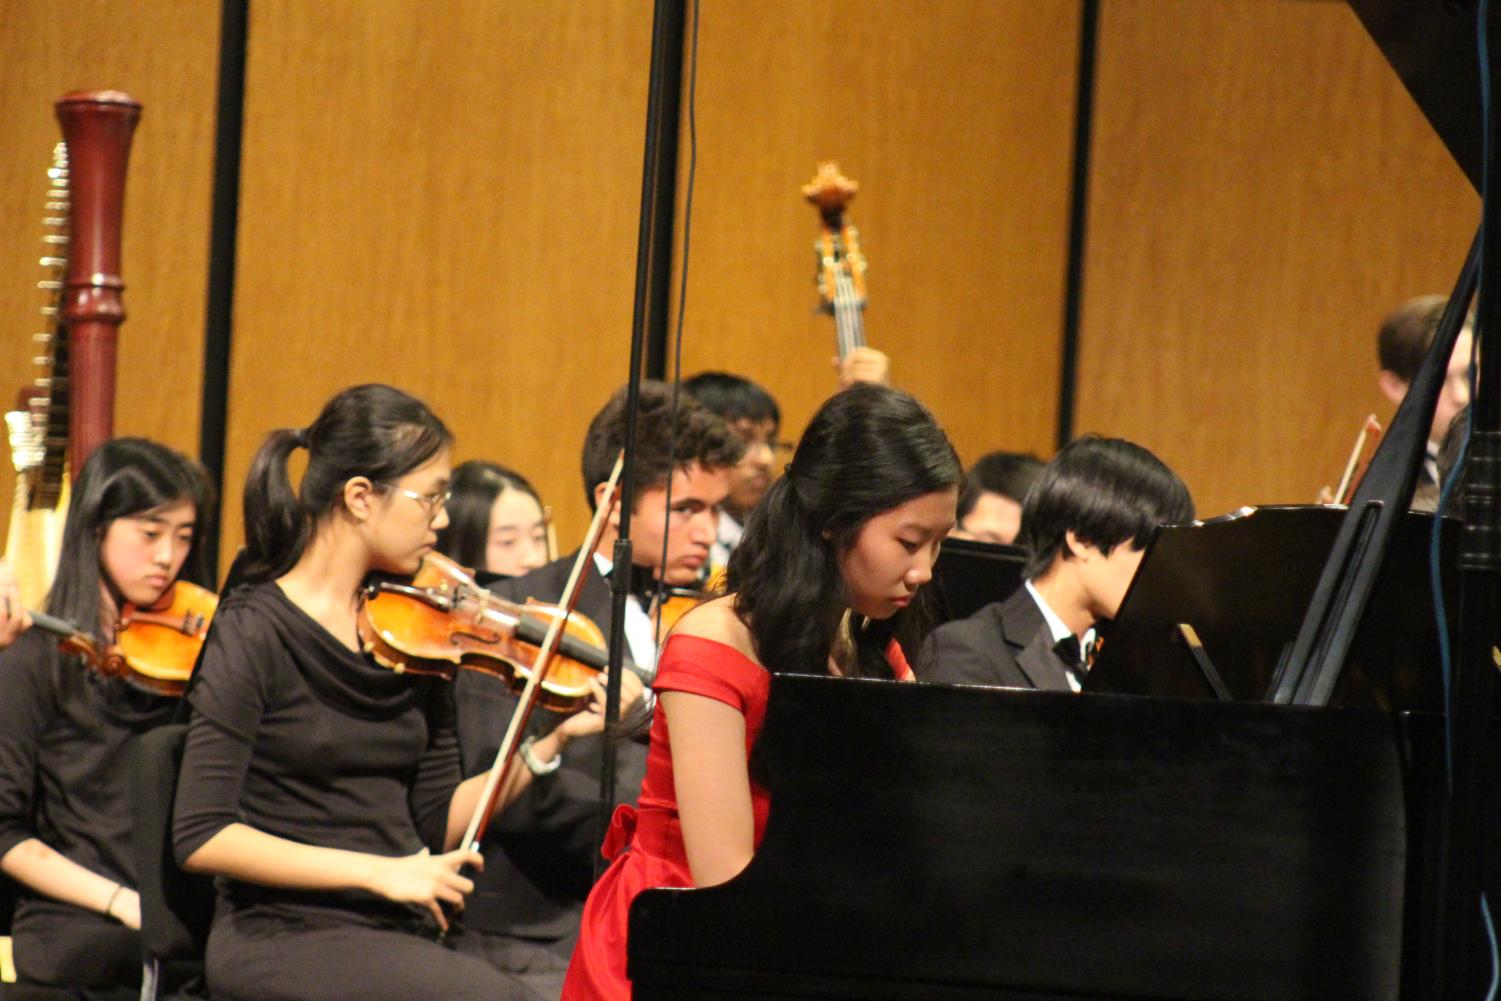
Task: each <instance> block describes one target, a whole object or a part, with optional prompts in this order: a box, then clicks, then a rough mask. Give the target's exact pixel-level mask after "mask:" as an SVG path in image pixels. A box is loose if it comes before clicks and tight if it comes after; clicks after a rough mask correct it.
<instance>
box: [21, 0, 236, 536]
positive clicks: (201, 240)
mask: <svg viewBox="0 0 1501 1001" xmlns="http://www.w3.org/2000/svg"><path fill="white" fill-rule="evenodd" d="M0 25H3V26H4V30H3V31H0V325H3V329H4V330H5V334H4V336H3V337H0V371H3V372H5V373H6V374H7V380H6V381H5V382H4V384H3V385H0V400H3V401H4V403H5V406H6V408H7V409H8V408H9V407H10V406H11V405H12V401H13V400H14V398H15V391H16V390H17V389H19V388H20V387H21V386H22V385H24V384H25V383H26V382H27V381H28V380H29V379H30V378H32V375H33V373H32V371H31V363H30V359H31V358H32V356H33V354H34V353H35V352H34V350H33V346H32V344H31V335H32V334H33V333H34V332H36V331H38V330H41V329H42V327H41V325H40V322H39V319H38V313H37V308H38V307H39V306H40V305H41V304H42V302H43V299H42V297H41V295H40V293H38V292H37V291H36V288H35V283H36V280H37V278H38V277H39V272H38V268H37V257H38V256H39V254H40V248H41V244H40V237H41V234H42V228H41V215H42V196H43V194H44V193H45V191H46V188H45V186H44V177H45V174H44V171H45V169H46V167H47V166H48V164H49V163H50V155H51V150H52V145H53V143H54V142H56V141H57V139H58V138H59V132H58V127H57V123H56V119H55V118H54V117H53V112H52V103H53V102H54V101H55V100H56V99H57V98H58V97H60V96H62V94H64V93H65V92H67V91H69V90H78V89H116V90H124V91H127V92H129V93H130V94H131V95H133V96H134V97H135V98H136V99H137V100H138V101H140V102H141V103H142V104H143V105H144V107H145V112H144V114H143V115H142V117H141V121H140V124H139V126H138V127H137V129H136V134H135V142H134V145H133V148H132V152H131V157H130V174H129V181H128V185H127V188H126V196H125V225H124V238H123V241H124V243H123V256H122V260H121V271H122V272H123V276H124V278H125V283H126V286H127V287H126V290H125V308H126V311H127V312H128V314H129V318H128V320H127V321H126V323H125V325H124V326H123V327H121V332H120V346H119V361H118V366H119V369H118V378H117V382H116V392H117V396H116V405H115V406H116V410H115V428H116V431H117V432H118V433H120V434H137V435H147V436H149V437H153V438H157V439H159V440H161V441H164V442H166V443H167V444H169V445H172V446H174V447H176V448H179V449H182V450H183V451H186V452H188V453H189V454H196V453H197V451H198V416H199V395H200V393H201V387H202V380H201V374H200V373H201V370H202V358H203V310H204V290H205V283H206V281H207V279H206V267H207V258H208V238H209V222H208V220H209V204H210V198H211V186H212V179H211V172H212V168H213V148H214V143H213V130H214V94H215V79H216V74H217V67H218V45H219V5H218V4H216V3H204V2H201V0H138V2H134V3H132V4H131V5H130V6H129V11H128V13H126V12H125V11H124V10H123V9H122V8H121V6H120V5H119V4H117V3H110V2H106V0H77V2H73V3H69V4H57V3H52V2H47V0H0ZM6 455H7V460H6V461H4V462H3V463H0V496H3V497H4V498H5V503H4V504H3V505H0V526H3V524H4V522H5V521H6V520H8V518H9V515H10V503H9V498H10V496H11V493H12V490H13V483H14V475H13V473H12V467H11V465H10V462H9V460H8V456H9V450H8V448H7V449H6Z"/></svg>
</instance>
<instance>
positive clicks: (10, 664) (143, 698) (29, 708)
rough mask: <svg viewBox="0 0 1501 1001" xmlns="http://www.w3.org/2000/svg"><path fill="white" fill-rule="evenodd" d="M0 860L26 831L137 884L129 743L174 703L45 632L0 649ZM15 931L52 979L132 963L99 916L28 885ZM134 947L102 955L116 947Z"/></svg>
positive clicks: (31, 962) (86, 977)
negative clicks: (102, 671) (84, 967)
mask: <svg viewBox="0 0 1501 1001" xmlns="http://www.w3.org/2000/svg"><path fill="white" fill-rule="evenodd" d="M0 682H3V684H4V694H3V695H0V857H4V856H5V855H6V854H7V853H9V852H10V850H11V849H13V848H15V847H16V846H17V845H18V844H20V843H21V842H23V841H27V840H29V839H32V838H36V839H37V840H39V841H41V842H43V843H44V844H46V845H47V846H49V847H50V848H52V849H53V850H55V851H57V852H58V853H59V854H61V855H62V856H64V857H65V858H67V859H69V860H70V861H72V862H76V863H77V864H78V865H80V866H82V867H83V868H85V869H88V870H89V871H91V872H94V873H98V874H99V875H101V876H105V877H107V878H109V879H112V880H114V881H115V882H117V883H122V884H124V885H126V886H131V887H133V886H135V884H136V870H135V863H134V860H133V857H132V855H131V844H130V836H131V830H132V828H133V827H134V811H133V809H132V806H131V797H130V774H129V767H130V748H131V743H132V741H133V740H134V738H135V737H136V736H137V735H138V734H140V733H142V732H144V731H146V730H149V729H150V728H152V727H154V726H158V725H160V724H162V723H167V722H170V721H171V719H172V714H173V712H174V711H175V709H176V707H177V700H175V699H167V698H163V697H161V696H156V695H150V694H147V693H144V692H141V691H138V690H136V689H134V688H131V687H129V686H128V685H127V684H126V683H125V682H123V681H121V680H120V679H118V678H114V679H106V678H103V677H100V676H99V675H98V674H96V673H94V672H93V671H90V670H89V669H88V668H87V667H85V666H84V664H83V663H82V662H81V661H80V660H79V659H78V658H76V657H72V656H64V655H62V654H61V653H60V652H59V651H58V649H57V639H56V637H53V636H49V635H47V634H45V633H43V632H42V631H41V630H32V631H31V632H29V633H26V634H25V635H23V636H22V637H21V638H20V639H19V640H17V641H16V643H15V644H14V645H12V646H11V647H10V648H9V649H7V650H6V651H4V652H3V653H0ZM13 930H14V934H15V936H16V940H17V946H16V958H17V962H18V964H19V965H21V966H22V967H23V968H24V969H25V970H26V971H29V972H30V973H31V974H32V975H34V976H37V977H39V978H44V979H46V980H47V981H48V982H54V983H64V982H81V981H80V980H78V979H74V978H73V977H70V974H73V975H76V976H77V977H80V978H82V980H83V981H92V980H95V979H97V978H98V977H99V976H107V975H108V974H107V973H100V972H98V970H94V969H93V967H91V969H90V971H89V972H88V973H87V974H86V973H85V972H84V971H81V970H80V969H79V968H78V967H79V965H80V962H81V960H80V959H79V957H84V956H86V957H90V958H91V959H92V960H94V961H95V962H94V963H93V966H96V967H98V968H99V970H107V969H108V968H109V967H111V966H124V965H127V963H126V960H128V965H129V966H135V967H136V970H137V972H138V971H139V965H138V964H139V951H138V950H139V945H138V944H137V945H134V946H132V945H131V942H132V941H133V940H132V939H130V937H129V936H122V935H120V934H115V933H116V932H120V931H123V929H120V928H119V926H116V925H115V924H114V923H113V922H112V921H110V920H108V919H107V918H104V917H103V916H102V915H98V914H94V913H93V912H91V911H86V910H84V909H82V908H78V907H74V906H72V905H69V904H64V903H62V902H60V901H54V900H50V899H47V898H43V897H41V896H39V895H37V894H35V893H32V892H30V891H23V892H22V894H21V896H20V898H19V900H18V902H17V905H16V913H15V917H14V919H13ZM131 948H134V949H135V950H136V952H135V954H134V955H129V956H112V955H110V956H106V955H104V954H105V953H112V952H116V951H119V950H120V949H127V950H129V949H131Z"/></svg>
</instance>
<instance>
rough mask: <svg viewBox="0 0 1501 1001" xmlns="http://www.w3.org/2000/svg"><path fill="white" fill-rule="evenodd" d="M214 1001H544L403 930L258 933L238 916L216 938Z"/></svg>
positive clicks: (212, 944) (217, 926)
mask: <svg viewBox="0 0 1501 1001" xmlns="http://www.w3.org/2000/svg"><path fill="white" fill-rule="evenodd" d="M207 966H208V986H209V994H210V995H211V996H212V997H213V998H214V1001H352V999H353V1001H433V999H436V998H442V999H444V1001H513V999H514V1001H540V999H539V998H538V996H537V995H535V994H533V993H532V992H531V991H530V990H528V989H527V988H526V987H524V986H522V984H521V983H520V981H518V980H516V979H515V978H513V977H510V976H507V975H506V974H504V973H501V972H500V971H499V970H497V969H495V968H494V967H492V966H490V965H489V964H487V963H485V962H482V961H481V960H478V959H474V958H473V957H470V956H462V955H459V954H458V953H457V952H455V951H453V950H452V949H449V948H447V947H446V946H442V945H439V944H438V943H437V942H431V941H428V940H427V939H424V938H421V937H419V936H417V935H414V934H411V933H409V932H403V931H393V930H387V929H381V928H368V927H361V926H353V925H352V926H348V927H339V928H299V927H296V926H293V925H288V926H286V927H285V928H284V929H282V930H272V929H269V928H268V927H267V926H266V923H264V922H256V923H255V926H254V929H253V931H249V932H247V931H245V930H242V929H241V928H239V927H237V926H236V921H235V918H234V917H233V916H228V917H221V918H219V919H217V920H216V921H215V922H214V929H213V932H212V933H211V934H210V935H209V940H208V964H207Z"/></svg>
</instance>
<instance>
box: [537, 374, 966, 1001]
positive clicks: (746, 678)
mask: <svg viewBox="0 0 1501 1001" xmlns="http://www.w3.org/2000/svg"><path fill="white" fill-rule="evenodd" d="M960 478H961V469H960V465H959V459H958V457H957V456H956V455H955V454H954V449H953V446H952V445H950V444H949V440H948V438H947V436H945V435H944V433H943V430H942V429H941V428H940V427H939V426H938V424H937V422H935V421H934V419H933V416H932V414H930V413H928V411H927V410H926V409H925V408H924V407H923V406H922V404H920V403H918V402H917V401H916V400H915V399H913V398H912V397H911V396H909V395H907V394H906V393H903V392H900V391H899V390H894V389H890V388H888V387H884V386H876V385H861V386H856V387H854V388H851V389H848V390H846V391H844V392H842V393H840V394H838V395H837V396H834V397H833V398H831V399H830V400H829V401H828V402H826V403H825V404H824V405H823V407H822V408H820V410H819V411H818V413H817V414H816V415H815V416H814V418H813V420H812V422H811V423H810V424H809V425H808V430H807V431H806V432H805V433H804V434H803V438H802V441H801V442H799V443H798V447H797V452H796V454H795V455H794V457H793V461H792V463H791V464H790V465H789V466H788V467H787V473H786V475H785V476H783V477H782V479H780V480H779V481H777V483H775V484H774V485H773V486H772V488H771V489H770V490H769V491H768V492H767V494H766V496H765V498H764V499H763V500H762V501H761V503H760V504H759V505H758V506H757V507H756V508H755V509H754V510H753V511H752V512H751V515H750V518H749V520H748V521H747V523H746V527H745V536H744V538H743V539H742V541H741V543H740V545H739V546H737V547H736V549H735V551H734V552H733V553H732V554H731V556H730V564H729V577H728V591H729V592H730V593H729V594H727V595H726V596H725V597H723V598H719V599H717V600H715V601H711V602H709V603H707V604H705V605H702V606H700V607H699V608H697V609H695V610H694V611H692V612H690V613H689V614H688V615H686V616H684V617H683V619H682V620H681V621H680V622H679V623H678V625H677V627H676V629H675V630H674V632H673V634H672V636H670V637H669V638H668V641H667V644H666V646H665V647H664V648H663V651H662V656H661V659H660V661H659V663H658V671H657V677H656V680H655V681H654V682H653V683H652V687H653V688H654V690H655V691H656V693H657V696H658V698H657V709H656V714H655V717H654V719H653V721H652V727H651V750H650V752H649V755H648V758H647V769H646V780H645V782H644V783H643V784H642V787H641V797H640V801H639V805H638V807H637V808H636V809H634V810H633V809H631V808H630V807H621V808H620V809H619V810H617V811H616V814H615V821H614V823H613V824H612V825H611V830H610V833H609V835H608V836H607V837H606V839H605V845H604V849H603V850H604V853H605V856H606V857H607V858H611V859H612V860H613V861H612V863H611V865H610V868H609V870H608V871H607V872H606V873H605V875H604V877H603V878H602V879H601V880H600V881H599V883H598V884H596V885H595V887H594V890H593V892H592V893H590V895H589V901H588V903H587V904H586V905H585V909H584V920H583V928H582V931H581V933H580V937H579V944H578V948H577V949H576V950H575V951H574V954H573V960H572V963H571V964H570V966H569V969H568V979H567V981H566V983H565V984H564V987H563V998H564V1001H592V999H609V1001H616V999H620V1001H626V999H628V998H629V997H630V981H629V980H628V979H627V978H626V974H625V965H626V930H627V918H628V915H629V911H630V905H631V901H632V900H633V899H635V897H636V894H638V893H640V892H641V891H642V890H645V889H649V888H651V887H660V886H674V887H692V886H712V885H714V884H717V883H723V882H725V881H726V880H728V879H731V878H732V877H734V876H735V875H737V874H738V873H739V872H740V871H741V870H742V869H744V868H745V866H746V864H747V863H749V862H750V860H751V856H752V855H753V854H754V853H755V850H756V846H757V845H759V844H760V841H761V834H762V831H763V830H764V829H765V826H766V815H767V810H768V807H769V805H770V801H769V797H768V795H767V792H766V790H765V789H764V788H763V787H762V786H761V785H760V783H759V782H758V781H757V779H756V775H755V767H754V765H753V754H752V752H753V749H754V747H755V743H756V739H757V736H758V735H759V734H760V731H761V723H762V720H763V719H764V717H765V714H766V699H767V694H768V692H769V690H770V685H771V675H770V673H769V672H770V671H781V672H795V673H803V674H825V673H826V674H833V675H839V676H851V677H866V678H896V679H902V680H909V679H910V678H911V670H910V669H909V668H908V666H907V662H906V659H905V657H904V656H903V655H902V649H903V646H906V648H908V649H915V647H913V646H912V644H913V642H915V640H916V639H917V637H916V636H915V635H914V632H915V630H916V628H917V623H916V621H915V620H914V619H913V617H912V616H910V615H909V614H908V613H907V612H906V609H907V608H908V606H909V605H910V604H911V603H912V600H913V596H914V595H915V594H916V593H917V590H918V588H920V587H921V586H922V585H923V584H925V583H927V582H928V580H929V579H930V578H931V576H932V570H933V562H934V560H935V559H937V557H938V547H939V544H940V543H941V542H942V540H943V538H944V536H945V535H947V534H948V532H949V530H950V529H951V528H953V526H954V508H955V504H956V501H957V497H958V485H959V482H960ZM669 730H670V737H669Z"/></svg>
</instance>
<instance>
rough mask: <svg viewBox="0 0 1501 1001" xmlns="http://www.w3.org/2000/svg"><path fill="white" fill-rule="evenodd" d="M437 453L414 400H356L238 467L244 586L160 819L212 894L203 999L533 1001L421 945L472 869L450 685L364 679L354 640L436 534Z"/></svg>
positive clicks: (371, 674) (455, 904)
mask: <svg viewBox="0 0 1501 1001" xmlns="http://www.w3.org/2000/svg"><path fill="white" fill-rule="evenodd" d="M450 440H451V436H450V434H449V432H448V429H447V428H446V427H445V426H444V425H443V423H442V422H441V421H440V420H439V419H438V418H437V417H436V416H435V415H434V414H433V413H432V412H431V411H430V410H429V409H428V408H427V407H426V406H425V405H424V404H423V403H422V402H421V401H419V400H417V399H415V398H413V397H411V396H409V395H407V394H406V393H403V392H401V391H400V390H396V389H393V388H391V387H388V386H380V385H367V386H358V387H355V388H352V389H348V390H345V391H344V392H342V393H340V394H339V395H337V396H336V397H334V398H333V399H332V400H331V401H330V402H329V403H328V404H327V406H325V407H324V409H323V412H322V413H321V414H320V415H319V417H318V419H317V420H316V421H314V422H313V424H312V425H310V426H309V427H308V428H306V429H305V430H298V431H293V430H283V431H277V432H274V433H273V434H272V435H271V436H270V437H269V439H268V440H267V441H266V443H265V445H263V446H262V448H261V450H260V452H259V453H258V454H257V456H256V458H255V461H254V462H253V464H252V466H251V470H250V474H249V477H248V480H247V482H246V485H245V525H246V536H247V539H246V542H247V557H248V560H247V575H246V576H247V581H248V582H247V583H246V584H245V585H244V586H242V587H240V588H238V589H237V590H235V591H234V592H233V593H232V594H231V595H230V596H229V597H228V598H227V599H226V600H225V601H224V603H223V604H222V605H221V607H220V609H219V611H218V613H217V615H216V616H215V619H214V626H213V629H212V630H211V632H210V635H209V639H208V642H207V644H206V646H205V648H204V656H203V663H202V665H201V666H200V668H199V670H198V672H197V674H196V675H195V677H194V682H193V685H192V686H191V687H190V689H189V691H188V696H187V698H188V701H189V702H190V704H191V707H192V721H191V725H190V728H189V732H188V739H187V746H186V748H185V750H184V754H183V764H182V771H181V778H180V780H179V786H178V795H177V804H176V809H175V815H174V838H175V841H176V850H177V855H178V858H179V859H180V860H181V861H182V863H183V864H184V866H186V867H187V868H188V869H190V870H194V871H198V872H207V873H214V874H216V875H218V876H221V877H223V878H222V879H220V880H219V887H220V889H219V902H218V906H217V909H216V913H215V918H214V924H213V928H212V931H211V933H210V935H209V942H208V956H207V963H206V971H207V976H208V981H209V988H210V991H211V992H212V994H213V996H214V997H215V998H223V999H228V1001H235V999H243V1001H271V999H277V998H282V999H296V1001H314V999H321V998H328V999H339V1001H345V999H349V998H359V999H361V1001H381V999H389V1001H413V999H416V998H445V999H474V1001H480V999H483V1001H496V999H505V998H529V997H531V996H532V995H531V994H530V993H529V992H527V991H526V990H525V989H524V988H521V987H520V986H519V985H518V984H517V983H516V982H515V981H513V980H512V979H511V978H509V977H507V976H505V975H504V974H502V973H500V972H498V971H496V970H494V969H493V968H491V967H490V966H488V965H486V964H485V963H483V962H480V961H478V960H474V959H471V958H468V957H465V956H460V955H457V954H455V953H454V952H452V951H451V950H450V949H448V948H446V947H445V946H443V945H440V944H439V943H438V942H437V941H436V933H437V932H438V930H439V929H442V928H446V927H447V925H448V922H449V918H448V911H447V910H445V909H446V908H448V909H459V908H461V907H462V906H463V903H464V899H465V896H466V894H468V893H469V892H470V890H472V888H473V884H472V883H471V882H470V880H469V878H468V877H467V876H466V875H464V874H463V873H462V872H461V871H460V869H461V867H463V866H464V865H466V864H470V865H478V864H480V856H479V854H478V853H475V852H471V851H468V850H463V849H459V847H458V843H459V840H460V839H461V837H462V835H463V831H464V827H465V825H466V824H467V822H468V821H469V818H470V816H471V814H472V813H473V812H474V810H475V809H476V806H477V803H478V797H479V793H480V786H481V785H482V783H483V779H481V778H476V779H472V780H469V781H465V782H460V773H459V752H458V743H457V739H456V736H455V730H454V703H453V697H452V690H451V687H450V686H449V684H448V683H447V682H445V681H443V680H442V679H438V678H430V677H419V676H414V675H410V674H401V673H394V672H391V671H387V670H385V669H383V668H381V667H379V666H378V665H377V664H376V663H375V662H374V661H373V660H372V659H371V658H369V657H368V656H367V655H365V654H364V653H363V652H362V651H361V645H360V641H359V639H358V633H357V626H356V620H357V609H358V605H359V601H360V595H361V591H362V586H363V584H364V582H365V579H366V577H367V575H369V574H370V573H372V572H377V571H379V572H385V573H390V574H396V575H411V574H413V573H414V572H415V571H416V570H417V569H418V566H419V565H420V563H421V561H422V558H423V556H424V555H426V554H427V553H428V552H429V551H431V549H432V547H433V544H434V542H435V541H436V539H437V533H438V531H440V530H441V529H442V528H443V527H444V525H445V524H446V515H445V514H444V503H445V501H446V500H447V495H448V483H449V474H450V468H449V458H448V454H449V443H450ZM304 448H305V449H307V451H308V460H307V471H306V473H305V474H304V475H303V478H302V482H301V484H300V487H299V489H298V491H297V492H296V493H294V492H293V490H292V487H291V483H290V481H289V478H288V473H287V462H288V459H289V458H290V456H291V454H292V452H293V451H294V450H297V449H304ZM541 753H549V752H548V750H546V749H544V750H543V751H542V752H541ZM529 778H530V775H529V774H526V773H524V772H523V773H522V774H521V775H520V777H519V782H518V785H522V784H524V783H525V781H526V780H528V779H529ZM511 788H512V790H513V791H514V790H515V788H517V787H516V786H513V787H511Z"/></svg>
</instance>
